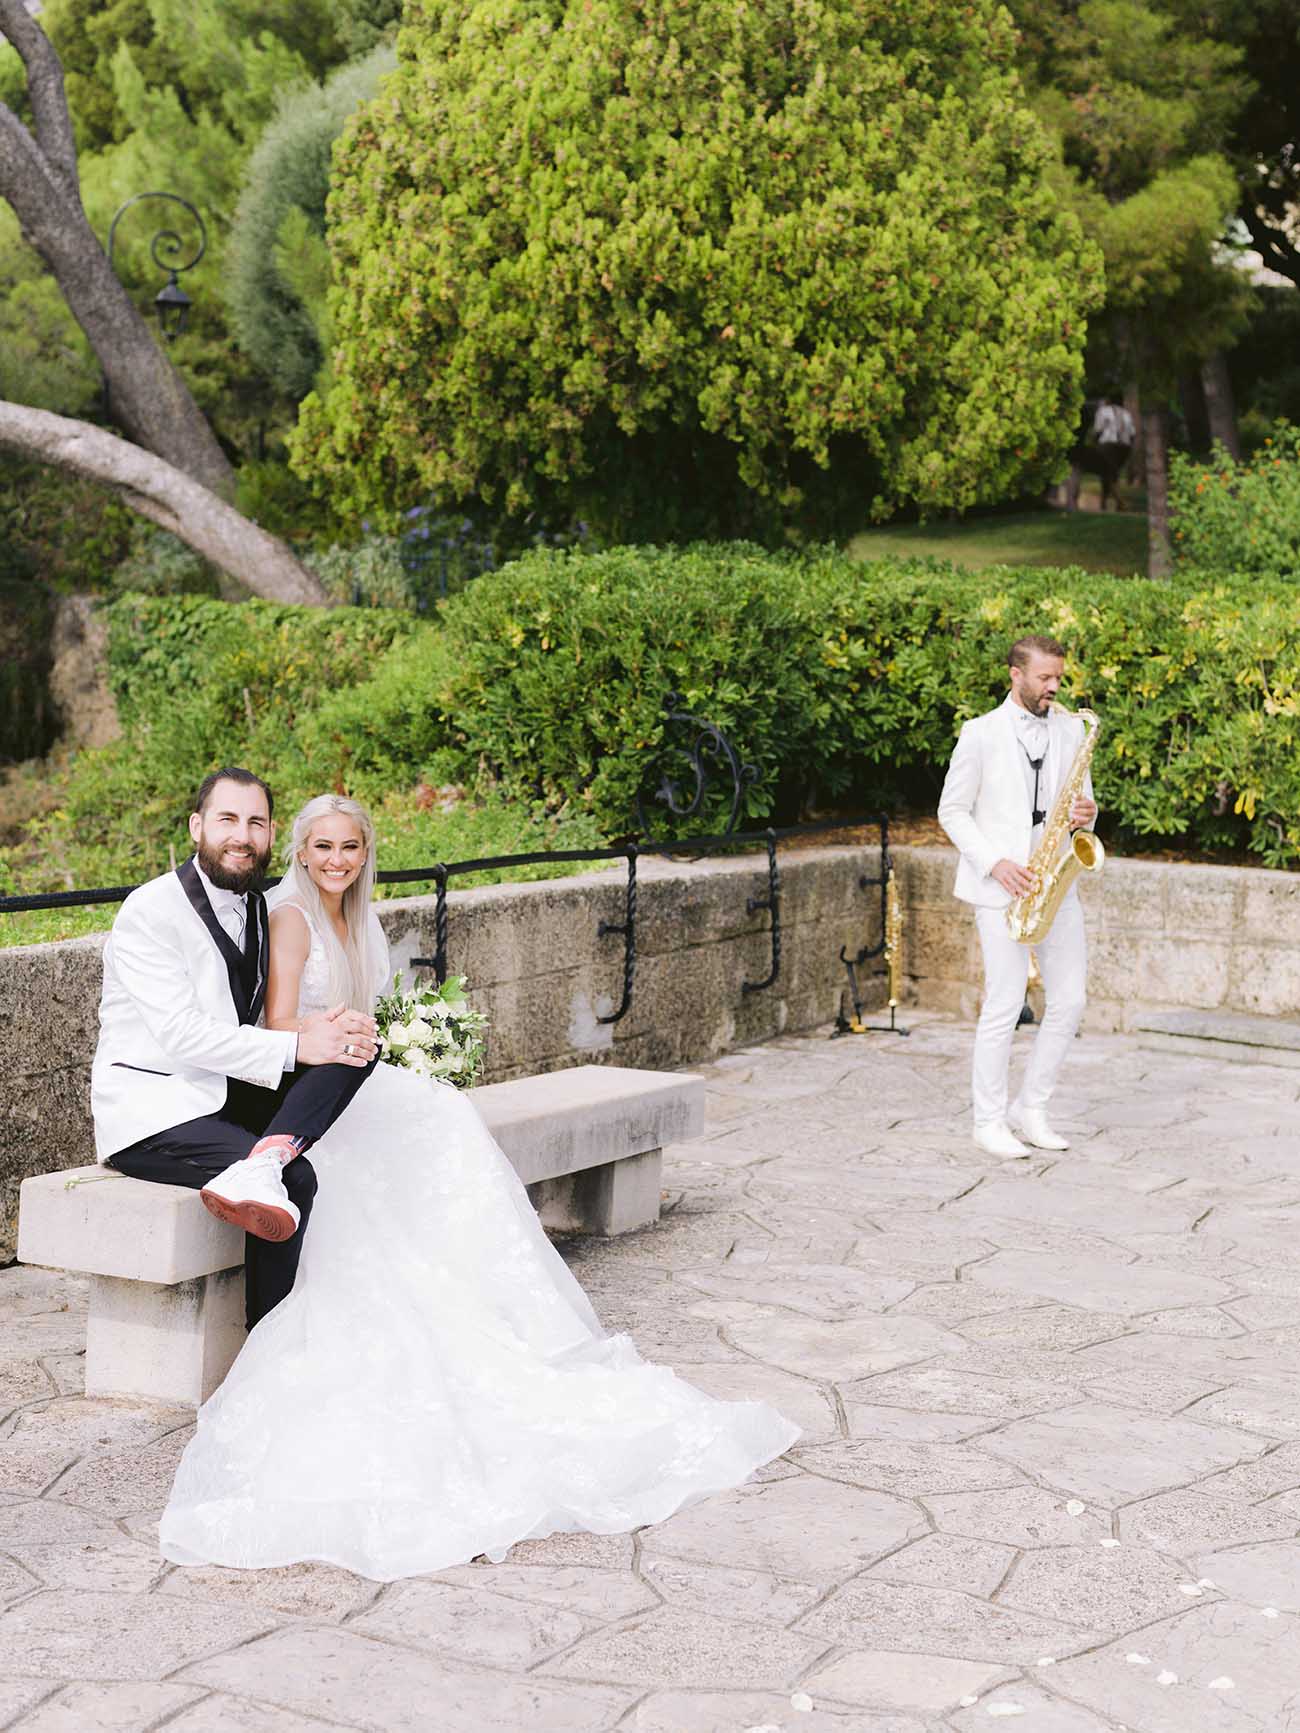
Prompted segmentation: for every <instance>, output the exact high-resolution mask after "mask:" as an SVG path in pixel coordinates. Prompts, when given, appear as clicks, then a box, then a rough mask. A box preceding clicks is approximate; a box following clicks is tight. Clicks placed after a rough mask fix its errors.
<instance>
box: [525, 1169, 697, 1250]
mask: <svg viewBox="0 0 1300 1733" xmlns="http://www.w3.org/2000/svg"><path fill="white" fill-rule="evenodd" d="M663 1165H664V1153H663V1151H662V1150H661V1149H648V1150H646V1152H645V1154H644V1155H628V1156H624V1157H623V1159H622V1160H621V1161H607V1162H606V1163H605V1164H604V1166H603V1167H590V1168H588V1169H587V1170H586V1171H585V1172H584V1173H570V1174H565V1175H563V1176H562V1177H561V1178H559V1179H548V1180H543V1181H541V1182H540V1184H537V1185H532V1186H529V1188H528V1195H529V1197H530V1198H531V1199H532V1200H533V1205H534V1207H535V1209H536V1210H537V1213H538V1215H539V1216H540V1217H541V1218H542V1225H543V1227H547V1228H550V1229H551V1230H552V1231H553V1232H555V1233H578V1234H629V1233H631V1232H632V1230H633V1229H634V1228H645V1227H649V1226H650V1225H651V1223H652V1222H657V1221H658V1220H659V1194H660V1190H661V1186H662V1181H663Z"/></svg>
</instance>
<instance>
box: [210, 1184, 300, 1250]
mask: <svg viewBox="0 0 1300 1733" xmlns="http://www.w3.org/2000/svg"><path fill="white" fill-rule="evenodd" d="M199 1196H200V1197H201V1198H202V1200H203V1207H204V1208H205V1209H206V1210H207V1212H208V1214H209V1215H214V1216H216V1218H217V1220H218V1221H223V1222H229V1223H230V1225H231V1226H232V1227H236V1228H243V1230H244V1232H245V1233H246V1234H252V1235H253V1236H254V1237H255V1238H256V1239H259V1240H287V1239H290V1238H291V1237H292V1236H293V1235H294V1234H295V1233H297V1231H298V1224H297V1222H296V1221H294V1219H293V1217H292V1216H291V1215H290V1214H289V1212H288V1210H287V1209H277V1208H276V1207H275V1205H274V1204H270V1203H231V1201H230V1199H229V1198H224V1197H218V1196H217V1194H216V1192H212V1191H201V1192H200V1193H199Z"/></svg>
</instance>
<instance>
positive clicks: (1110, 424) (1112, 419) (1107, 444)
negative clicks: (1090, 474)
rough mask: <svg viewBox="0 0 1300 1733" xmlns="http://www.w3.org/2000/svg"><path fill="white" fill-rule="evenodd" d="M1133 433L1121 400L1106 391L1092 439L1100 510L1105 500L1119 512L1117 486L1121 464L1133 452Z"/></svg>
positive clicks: (1130, 418)
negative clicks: (1099, 484) (1098, 486)
mask: <svg viewBox="0 0 1300 1733" xmlns="http://www.w3.org/2000/svg"><path fill="white" fill-rule="evenodd" d="M1136 431H1137V430H1136V428H1135V427H1134V425H1133V417H1132V416H1131V415H1130V414H1129V412H1128V410H1127V409H1125V407H1124V404H1123V402H1122V401H1121V399H1120V398H1119V397H1117V396H1116V395H1115V393H1114V392H1113V391H1108V392H1107V393H1106V395H1105V397H1104V398H1103V399H1102V401H1101V403H1100V404H1099V405H1098V408H1097V413H1096V415H1094V416H1093V418H1092V437H1093V439H1094V440H1095V441H1096V444H1097V455H1098V459H1099V461H1098V465H1097V468H1098V471H1099V473H1100V475H1101V509H1102V510H1103V511H1105V509H1106V501H1107V500H1108V499H1109V500H1111V501H1112V502H1113V503H1114V506H1115V510H1116V511H1118V510H1119V493H1118V491H1117V483H1118V482H1119V478H1120V473H1121V472H1122V470H1123V468H1124V465H1125V464H1126V463H1127V462H1128V460H1129V453H1130V452H1131V451H1132V450H1133V439H1134V436H1135V434H1136Z"/></svg>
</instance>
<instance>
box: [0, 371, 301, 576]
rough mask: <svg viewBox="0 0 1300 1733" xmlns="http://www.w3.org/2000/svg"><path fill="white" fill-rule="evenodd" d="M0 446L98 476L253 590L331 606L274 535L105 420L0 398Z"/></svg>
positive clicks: (128, 502)
mask: <svg viewBox="0 0 1300 1733" xmlns="http://www.w3.org/2000/svg"><path fill="white" fill-rule="evenodd" d="M0 446H8V447H9V449H10V450H12V451H16V452H19V453H20V454H21V455H22V456H23V457H35V458H38V459H40V461H41V462H43V463H52V464H54V465H56V466H57V467H58V468H60V469H68V470H71V471H72V473H73V474H74V475H81V476H85V477H86V478H87V479H88V480H90V481H98V482H102V483H103V484H104V485H105V486H106V487H110V488H112V489H113V491H114V492H115V493H116V494H117V495H118V496H119V497H120V499H121V500H122V503H123V504H124V505H128V506H130V508H131V509H132V510H133V511H137V512H139V513H140V514H141V516H142V517H147V518H148V519H150V521H151V522H153V523H156V524H159V525H160V526H161V527H162V528H163V529H165V530H170V531H171V533H172V534H173V535H174V536H179V538H180V539H181V541H183V542H185V543H186V544H187V545H188V546H189V547H191V548H193V549H194V551H195V553H198V554H202V555H203V557H204V559H207V560H211V561H212V563H213V565H215V566H219V567H220V568H221V570H222V571H223V572H228V573H229V574H230V576H231V577H234V578H238V579H239V581H240V582H241V583H242V584H245V585H246V586H247V587H248V588H249V589H250V590H251V591H252V592H253V594H254V595H255V596H265V597H266V598H267V599H268V600H269V601H272V602H294V603H300V604H306V605H308V606H316V607H323V606H328V602H329V598H328V597H327V596H326V594H325V592H324V590H323V589H322V588H321V585H320V583H319V581H318V580H317V579H316V577H314V576H313V574H312V573H311V572H309V571H308V570H307V568H306V567H305V566H304V565H302V564H301V562H300V561H299V560H297V559H296V558H295V557H294V555H293V553H292V552H291V551H290V549H289V548H288V547H287V546H286V544H285V543H284V542H282V541H281V540H280V539H279V537H278V536H273V535H269V534H268V533H267V532H266V530H264V529H262V528H260V527H259V526H258V525H257V524H255V523H251V522H250V521H249V520H248V519H247V518H246V517H241V516H240V514H239V513H238V512H237V511H236V510H235V508H234V506H232V505H229V504H228V503H227V502H226V501H225V500H224V499H222V498H220V497H219V496H218V495H217V494H215V493H213V492H211V490H210V489H208V488H206V487H204V486H202V484H201V483H199V482H197V481H195V480H194V478H193V477H192V476H190V475H186V474H184V473H183V472H182V471H181V470H180V469H177V468H174V467H173V466H172V465H171V464H170V463H165V462H164V461H163V460H162V458H160V457H155V456H154V455H153V454H152V453H151V452H148V451H143V450H141V448H140V447H139V446H138V445H131V444H128V442H127V441H126V440H124V439H119V438H118V437H117V435H116V434H114V433H106V432H105V431H104V429H103V428H102V427H92V426H91V425H90V423H89V422H86V421H72V420H70V419H69V418H68V417H67V416H64V415H51V414H50V413H49V412H48V411H47V410H44V409H30V408H28V407H27V405H26V404H22V403H7V402H5V401H4V399H3V398H0Z"/></svg>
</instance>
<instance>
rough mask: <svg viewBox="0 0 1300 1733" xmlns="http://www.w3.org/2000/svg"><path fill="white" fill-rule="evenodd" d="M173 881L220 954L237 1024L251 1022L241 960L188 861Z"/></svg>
mask: <svg viewBox="0 0 1300 1733" xmlns="http://www.w3.org/2000/svg"><path fill="white" fill-rule="evenodd" d="M176 877H177V878H178V879H179V880H180V881H181V885H182V887H183V888H184V891H185V895H186V896H187V897H188V898H189V901H190V907H191V908H192V909H193V910H194V913H195V914H196V915H197V916H198V917H199V919H200V920H201V921H202V922H203V925H204V926H205V927H206V928H207V929H208V933H209V935H210V936H211V939H212V942H213V944H214V945H215V946H216V947H217V949H218V950H219V951H220V952H221V958H222V961H223V962H224V963H225V965H226V974H227V976H228V977H229V979H230V997H231V998H232V999H233V1000H234V1002H235V1010H236V1011H237V1012H238V1013H239V1020H240V1022H241V1023H247V1022H251V1021H252V1020H253V1019H252V1018H250V1016H249V1001H248V994H247V993H246V992H245V990H244V983H243V980H242V978H241V977H242V973H243V964H244V959H243V956H242V955H241V953H240V952H239V950H238V949H237V948H236V945H235V942H234V940H233V939H232V938H231V937H230V934H229V933H228V932H227V931H226V929H225V928H224V927H223V926H222V924H221V922H220V921H219V920H218V919H217V917H216V913H215V911H214V910H213V907H212V904H211V903H210V902H209V901H208V893H207V892H206V891H205V890H204V888H203V881H202V880H201V879H200V878H199V872H198V868H197V867H196V866H195V864H194V862H193V861H192V860H187V861H182V862H181V864H180V866H178V867H177V868H176Z"/></svg>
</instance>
